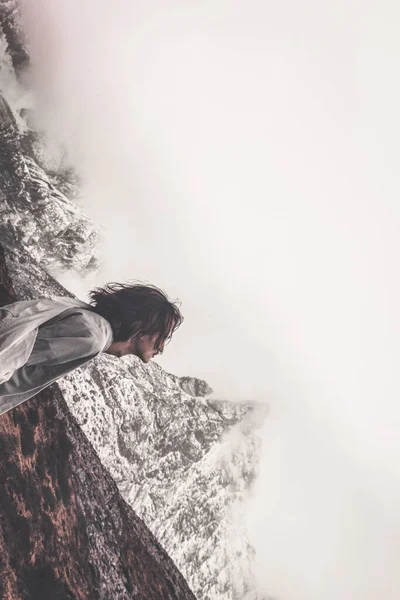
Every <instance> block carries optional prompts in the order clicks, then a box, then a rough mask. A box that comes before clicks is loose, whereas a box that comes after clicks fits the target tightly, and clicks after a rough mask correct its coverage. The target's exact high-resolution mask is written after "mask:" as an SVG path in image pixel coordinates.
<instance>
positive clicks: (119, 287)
mask: <svg viewBox="0 0 400 600" xmlns="http://www.w3.org/2000/svg"><path fill="white" fill-rule="evenodd" d="M89 296H90V301H91V304H92V305H93V311H94V312H96V313H97V314H99V315H101V316H102V317H104V318H105V319H107V321H108V322H109V323H110V325H111V327H112V330H113V341H114V342H125V341H126V340H128V339H129V338H130V337H131V336H133V335H135V336H140V335H150V336H153V335H157V338H156V343H155V348H156V350H158V349H159V348H160V347H161V345H162V344H163V343H165V342H166V341H168V340H169V339H170V338H171V336H172V334H173V332H174V331H176V329H178V327H179V325H181V323H182V321H183V316H182V315H181V313H180V310H179V306H180V303H178V302H177V301H175V302H171V301H170V300H168V298H167V296H166V294H165V293H164V292H163V291H162V290H160V289H158V288H157V287H155V286H153V285H145V284H142V283H135V284H133V285H132V284H128V283H108V284H107V285H105V286H104V287H99V288H96V289H94V290H92V291H91V292H89Z"/></svg>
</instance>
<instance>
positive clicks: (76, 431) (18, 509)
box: [0, 246, 195, 600]
mask: <svg viewBox="0 0 400 600" xmlns="http://www.w3.org/2000/svg"><path fill="white" fill-rule="evenodd" d="M14 299H15V295H14V293H13V289H12V286H11V280H10V278H9V274H8V272H7V269H6V264H5V260H4V254H3V251H2V248H1V246H0V304H1V305H4V304H8V303H10V302H12V301H13V300H14ZM0 451H1V456H2V460H1V462H0V481H1V486H0V556H1V558H0V598H2V600H54V599H55V598H57V599H58V600H111V599H112V600H167V599H169V600H177V599H179V600H195V597H194V595H193V594H192V592H191V591H190V589H189V587H188V585H187V583H186V581H185V580H184V578H183V577H182V575H181V574H180V573H179V571H178V570H177V568H176V567H175V565H174V563H173V562H172V560H171V559H170V558H169V556H168V555H167V553H166V552H165V551H164V550H163V548H162V547H161V545H160V544H159V542H158V541H157V540H156V539H155V537H154V536H153V535H152V534H151V533H150V531H149V529H148V528H147V527H146V525H145V524H144V523H143V521H141V519H139V518H138V517H137V515H136V514H135V513H134V511H133V510H132V508H131V507H130V506H129V505H128V504H127V503H126V502H125V501H124V500H123V499H122V497H121V495H120V493H119V492H118V489H117V486H116V484H115V482H114V481H113V479H112V478H111V477H110V475H109V473H108V471H107V470H106V469H105V468H104V467H103V465H102V464H101V462H100V460H99V458H98V456H97V455H96V453H95V451H94V449H93V447H92V445H91V444H90V443H89V441H88V440H87V438H86V436H85V435H84V434H83V432H82V430H81V428H80V427H79V426H78V424H77V423H76V421H75V419H74V418H73V416H72V415H71V413H70V411H69V409H68V407H67V405H66V403H65V400H64V398H63V396H62V394H61V393H60V390H59V389H58V386H57V385H53V386H51V387H49V388H47V390H45V391H44V392H42V393H40V394H38V395H37V396H36V397H35V398H33V399H31V400H30V401H29V402H25V403H23V404H22V405H20V406H18V407H16V408H15V409H13V410H11V411H9V412H8V413H5V414H4V415H2V416H1V417H0Z"/></svg>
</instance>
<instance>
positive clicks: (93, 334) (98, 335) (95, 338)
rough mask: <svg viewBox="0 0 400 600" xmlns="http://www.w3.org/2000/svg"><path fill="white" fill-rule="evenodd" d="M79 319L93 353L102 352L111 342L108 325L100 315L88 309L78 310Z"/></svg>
mask: <svg viewBox="0 0 400 600" xmlns="http://www.w3.org/2000/svg"><path fill="white" fill-rule="evenodd" d="M79 319H80V321H81V323H82V324H83V326H84V327H85V330H86V332H87V333H86V337H87V338H88V339H89V340H90V343H91V344H92V346H93V351H94V352H102V351H103V350H104V349H105V348H107V347H108V346H109V345H110V344H111V342H112V337H113V334H112V328H111V325H110V323H109V322H108V321H107V320H106V319H104V317H102V316H101V315H99V314H97V313H96V312H94V311H93V310H91V309H90V306H88V308H81V309H80V310H79Z"/></svg>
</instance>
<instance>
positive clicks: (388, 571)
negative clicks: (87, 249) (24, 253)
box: [26, 0, 400, 600]
mask: <svg viewBox="0 0 400 600" xmlns="http://www.w3.org/2000/svg"><path fill="white" fill-rule="evenodd" d="M28 5H31V6H30V7H28V9H27V12H26V15H27V19H28V25H27V27H28V29H29V33H30V36H31V41H32V56H33V60H34V66H35V68H34V71H33V74H34V84H35V89H36V98H37V111H38V114H39V115H40V116H41V121H42V123H43V124H45V126H46V128H47V130H48V132H49V134H51V135H52V136H53V138H54V137H57V136H58V137H59V138H60V139H61V140H62V141H63V142H64V143H65V144H66V145H67V147H68V149H69V152H70V156H71V160H73V161H74V163H75V164H76V165H77V167H78V168H79V170H80V172H81V175H82V177H83V180H84V187H83V189H82V198H81V201H82V203H83V205H84V208H85V210H86V211H87V212H88V213H89V214H90V215H92V216H93V218H94V220H95V221H96V222H98V223H99V224H101V225H102V226H103V233H104V244H103V248H102V253H103V259H104V263H103V267H102V270H101V272H100V273H98V274H97V275H96V278H95V280H94V281H93V280H90V281H86V282H82V281H80V280H79V279H77V278H72V277H69V278H67V279H64V281H66V282H67V283H68V285H69V286H70V288H72V289H73V291H75V292H76V293H78V294H79V295H80V296H81V297H83V299H84V296H85V293H86V290H87V289H88V288H89V287H90V286H91V285H92V284H93V283H96V284H101V283H104V282H106V281H109V280H126V279H132V278H137V279H141V280H146V281H149V282H151V283H155V284H156V285H160V286H162V287H164V288H165V289H166V291H167V292H168V294H169V295H170V296H172V297H173V298H175V297H179V298H180V300H181V301H182V311H183V313H184V315H185V323H184V325H183V326H182V328H181V329H180V330H179V331H178V332H177V333H176V335H175V337H174V339H173V341H172V342H171V344H170V346H168V347H167V349H166V351H165V353H164V356H163V357H162V359H161V361H160V362H161V364H162V365H163V366H164V367H165V368H166V369H168V370H170V371H173V372H175V373H177V374H182V375H184V374H188V375H195V376H198V377H204V378H205V379H206V380H207V381H208V382H209V383H210V384H211V386H212V387H214V388H215V390H216V393H217V394H218V395H219V396H220V397H226V398H238V399H244V400H246V399H249V400H253V399H256V400H265V401H268V402H269V404H270V406H271V417H270V418H269V419H268V422H267V423H266V426H265V430H264V432H263V434H264V439H265V444H264V454H263V459H262V463H261V472H260V477H259V480H258V483H257V489H256V493H255V496H254V500H253V508H252V510H251V511H249V515H251V522H250V524H249V526H250V527H251V529H252V540H253V543H254V544H255V545H256V548H257V550H258V556H259V560H260V563H259V569H258V576H259V581H260V585H264V587H265V589H266V590H267V591H268V592H269V593H273V594H275V595H276V596H277V597H278V598H279V599H280V600H303V599H304V600H306V599H307V600H321V598H323V599H324V600H331V599H332V600H334V599H335V600H337V598H340V599H341V600H356V599H361V598H362V600H377V598H385V600H387V599H392V598H393V599H394V598H396V599H397V598H398V597H399V595H400V564H399V562H400V559H399V557H400V523H399V520H400V509H399V506H400V486H399V467H398V465H399V454H400V452H399V451H400V442H399V435H398V434H399V425H400V407H399V391H400V389H399V388H400V386H399V375H398V372H399V339H400V338H399V333H400V318H399V305H400V293H399V292H400V289H399V268H398V260H399V249H400V248H399V246H400V242H399V225H400V219H399V212H400V205H399V191H400V190H399V187H400V186H399V176H398V170H399V158H400V156H399V155H400V150H399V149H400V144H399V140H400V118H399V106H400V87H399V76H398V73H399V51H400V42H399V36H398V32H399V27H400V22H399V21H400V10H399V7H398V5H397V3H396V2H394V1H393V2H390V1H389V0H381V1H380V2H378V1H377V0H371V1H364V2H361V1H354V0H346V2H345V1H344V0H336V1H335V2H333V1H331V2H318V1H317V0H314V1H304V2H301V1H294V0H283V1H281V2H269V1H266V0H263V1H261V0H259V1H256V0H248V1H247V2H246V3H244V2H238V1H231V2H227V1H226V0H214V1H213V2H207V1H204V2H199V1H190V0H187V1H186V2H184V3H183V2H178V1H177V0H163V1H161V0H160V1H158V0H153V2H144V1H136V0H135V1H134V2H132V1H128V0H114V2H113V3H110V2H105V1H99V0H96V1H95V0H86V2H85V3H82V2H78V1H77V0H69V1H68V2H66V1H64V2H61V1H60V0H51V1H50V0H35V1H34V3H32V2H28Z"/></svg>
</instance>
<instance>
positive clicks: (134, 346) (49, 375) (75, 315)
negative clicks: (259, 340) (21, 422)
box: [0, 283, 183, 414]
mask: <svg viewBox="0 0 400 600" xmlns="http://www.w3.org/2000/svg"><path fill="white" fill-rule="evenodd" d="M89 296H90V304H87V303H85V302H82V301H81V300H78V299H77V298H69V297H56V298H54V299H48V298H41V299H39V300H26V301H20V302H15V303H13V304H9V305H7V306H3V307H1V308H0V414H3V413H5V412H7V411H8V410H10V409H12V408H14V407H15V406H18V405H19V404H21V403H22V402H25V401H26V400H28V399H29V398H31V397H32V396H34V395H36V394H37V393H38V392H40V391H41V390H43V389H44V388H46V387H47V386H49V385H50V384H51V383H53V382H54V381H56V380H57V379H59V378H60V377H62V376H63V375H66V374H67V373H70V372H71V371H73V370H74V369H77V368H78V367H80V366H82V365H83V364H85V363H87V362H88V361H90V360H92V359H93V358H94V357H95V356H97V355H98V354H100V353H101V352H105V353H108V354H111V355H114V356H116V357H123V356H126V355H129V354H133V355H135V356H138V357H139V358H140V359H141V360H142V361H143V362H144V363H148V362H149V361H151V360H152V359H153V358H154V357H155V356H156V355H157V354H161V353H162V352H163V350H164V346H165V345H166V344H167V343H168V342H169V340H170V339H171V337H172V334H173V333H174V331H176V329H177V328H178V327H179V326H180V325H181V323H182V321H183V316H182V314H181V312H180V310H179V304H178V303H177V302H176V301H175V302H172V301H170V300H169V299H168V297H167V296H166V294H165V293H164V292H163V291H162V290H160V289H159V288H157V287H155V286H152V285H144V284H141V283H136V284H133V285H131V284H123V283H109V284H107V285H105V286H104V287H100V288H96V289H94V290H92V291H91V292H90V293H89Z"/></svg>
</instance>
